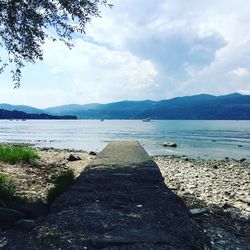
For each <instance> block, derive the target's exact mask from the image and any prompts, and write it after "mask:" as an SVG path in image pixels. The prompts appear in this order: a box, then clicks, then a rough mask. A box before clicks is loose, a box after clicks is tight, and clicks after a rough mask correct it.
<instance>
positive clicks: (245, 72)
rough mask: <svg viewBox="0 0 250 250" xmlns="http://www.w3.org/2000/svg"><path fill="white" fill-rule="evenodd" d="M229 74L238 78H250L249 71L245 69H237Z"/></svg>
mask: <svg viewBox="0 0 250 250" xmlns="http://www.w3.org/2000/svg"><path fill="white" fill-rule="evenodd" d="M230 74H232V75H235V76H238V77H245V76H250V70H248V69H246V68H237V69H235V70H233V71H231V72H230Z"/></svg>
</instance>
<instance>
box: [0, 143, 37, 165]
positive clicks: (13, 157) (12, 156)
mask: <svg viewBox="0 0 250 250" xmlns="http://www.w3.org/2000/svg"><path fill="white" fill-rule="evenodd" d="M37 158H38V155H37V153H36V151H34V150H33V149H32V148H29V147H25V146H5V145H0V161H2V162H5V163H10V164H15V163H19V162H24V163H31V162H33V161H35V160H36V159H37Z"/></svg>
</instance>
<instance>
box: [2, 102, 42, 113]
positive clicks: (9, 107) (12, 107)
mask: <svg viewBox="0 0 250 250" xmlns="http://www.w3.org/2000/svg"><path fill="white" fill-rule="evenodd" d="M0 109H5V110H9V111H13V110H16V111H22V112H26V113H30V114H42V113H44V111H43V110H41V109H37V108H33V107H30V106H26V105H11V104H7V103H1V104H0Z"/></svg>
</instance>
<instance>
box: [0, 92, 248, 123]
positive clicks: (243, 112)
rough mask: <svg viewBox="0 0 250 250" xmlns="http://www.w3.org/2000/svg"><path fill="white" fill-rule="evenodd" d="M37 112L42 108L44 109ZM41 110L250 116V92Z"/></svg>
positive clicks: (111, 115) (92, 115)
mask: <svg viewBox="0 0 250 250" xmlns="http://www.w3.org/2000/svg"><path fill="white" fill-rule="evenodd" d="M0 107H1V106H0ZM18 107H22V106H18ZM24 107H27V106H24ZM29 108H32V107H29ZM34 110H35V109H34ZM37 112H41V110H39V111H37ZM42 112H44V113H49V114H50V115H74V116H77V117H78V118H79V119H144V118H147V117H150V118H151V119H179V120H180V119H184V120H185V119H187V120H188V119H190V120H201V119H204V120H250V95H241V94H238V93H233V94H229V95H223V96H213V95H206V94H201V95H194V96H184V97H176V98H173V99H169V100H161V101H151V100H145V101H127V100H126V101H121V102H114V103H108V104H98V103H92V104H86V105H78V104H71V105H64V106H58V107H52V108H47V109H44V110H42Z"/></svg>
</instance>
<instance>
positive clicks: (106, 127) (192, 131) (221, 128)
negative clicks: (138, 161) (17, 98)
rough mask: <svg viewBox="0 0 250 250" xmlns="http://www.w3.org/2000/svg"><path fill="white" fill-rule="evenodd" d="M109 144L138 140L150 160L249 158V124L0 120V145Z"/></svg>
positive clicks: (91, 147)
mask: <svg viewBox="0 0 250 250" xmlns="http://www.w3.org/2000/svg"><path fill="white" fill-rule="evenodd" d="M113 140H138V141H140V143H141V144H142V145H143V146H144V147H145V149H146V150H147V151H148V152H149V154H151V155H156V154H179V155H187V156H191V157H201V158H216V159H222V158H224V157H226V156H228V157H230V158H236V159H240V158H243V157H244V158H248V159H250V121H175V120H164V121H151V122H142V121H140V120H105V121H103V122H101V121H99V120H67V121H62V120H60V121H56V120H26V121H15V120H14V121H9V120H0V142H9V143H31V144H35V145H37V146H38V147H55V148H68V149H83V150H95V151H100V150H101V149H103V148H104V147H105V145H107V144H108V142H110V141H113ZM164 141H174V142H176V143H177V144H178V147H177V148H165V147H163V146H162V143H163V142H164ZM239 145H240V146H239Z"/></svg>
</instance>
